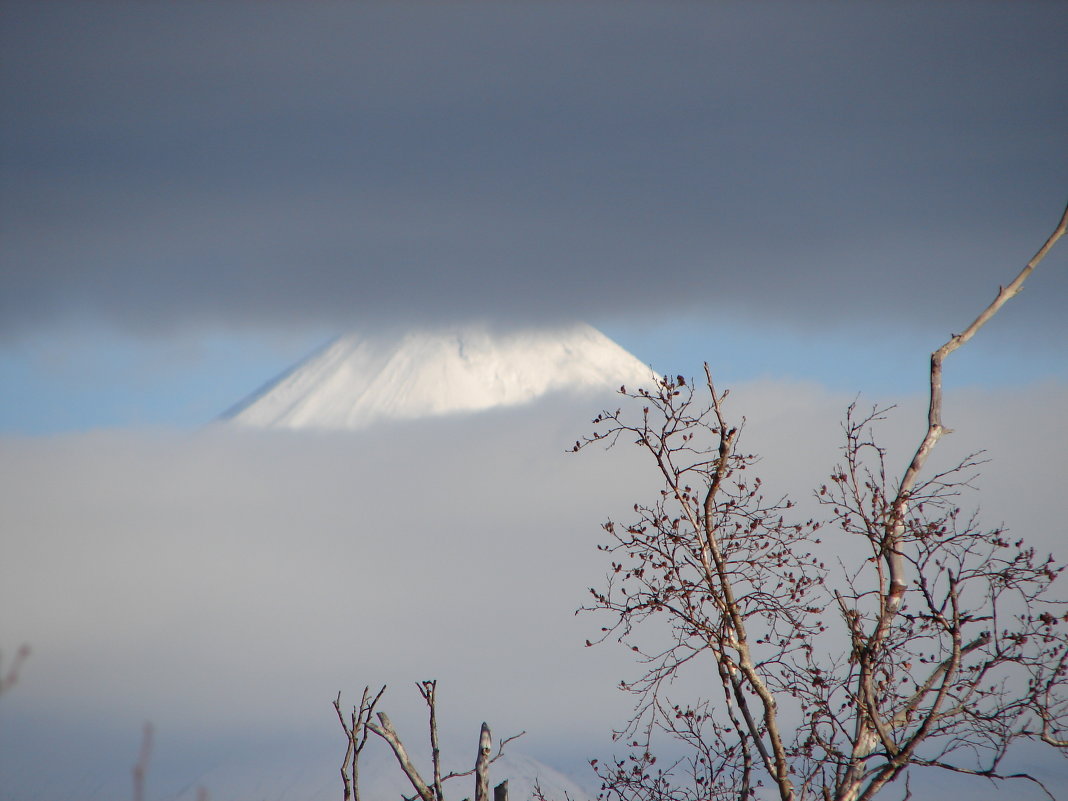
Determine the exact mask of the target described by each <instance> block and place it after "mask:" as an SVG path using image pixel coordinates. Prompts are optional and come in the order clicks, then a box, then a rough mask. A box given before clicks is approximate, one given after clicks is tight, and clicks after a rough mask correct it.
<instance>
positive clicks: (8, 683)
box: [0, 645, 30, 695]
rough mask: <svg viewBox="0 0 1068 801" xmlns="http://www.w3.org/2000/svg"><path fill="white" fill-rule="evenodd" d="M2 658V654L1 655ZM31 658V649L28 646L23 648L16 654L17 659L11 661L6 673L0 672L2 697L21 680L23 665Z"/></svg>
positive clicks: (0, 692)
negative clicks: (20, 674) (20, 672)
mask: <svg viewBox="0 0 1068 801" xmlns="http://www.w3.org/2000/svg"><path fill="white" fill-rule="evenodd" d="M0 656H2V654H0ZM29 658H30V647H29V646H28V645H23V646H21V647H20V648H19V649H18V650H17V651H16V652H15V658H14V659H13V660H12V661H11V664H10V665H9V666H8V668H7V670H6V671H3V672H0V695H3V694H4V693H6V692H7V691H8V690H10V689H11V688H12V687H14V686H15V684H17V683H18V680H19V671H20V670H21V669H22V665H23V664H24V663H25V662H26V660H27V659H29Z"/></svg>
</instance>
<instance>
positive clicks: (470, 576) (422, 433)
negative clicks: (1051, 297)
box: [0, 382, 1068, 799]
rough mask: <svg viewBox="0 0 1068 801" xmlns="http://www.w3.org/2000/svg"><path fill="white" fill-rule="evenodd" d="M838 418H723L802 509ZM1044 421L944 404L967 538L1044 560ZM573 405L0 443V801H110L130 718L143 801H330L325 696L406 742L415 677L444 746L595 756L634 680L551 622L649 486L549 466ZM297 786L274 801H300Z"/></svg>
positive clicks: (786, 412) (826, 459) (792, 409)
mask: <svg viewBox="0 0 1068 801" xmlns="http://www.w3.org/2000/svg"><path fill="white" fill-rule="evenodd" d="M850 400H851V399H850V398H848V397H844V396H836V395H831V394H829V393H827V392H825V391H824V390H822V389H820V388H819V387H817V386H815V385H796V384H782V383H772V382H766V383H758V384H750V385H745V386H742V387H739V388H738V389H737V391H736V392H735V393H734V394H732V397H731V404H732V411H733V413H734V414H736V415H737V414H745V415H746V416H747V417H748V421H747V423H746V430H745V440H744V447H745V449H746V450H751V451H754V452H759V453H762V454H764V456H765V458H764V460H763V462H762V464H761V466H760V471H761V473H762V474H763V475H764V476H765V477H766V479H767V485H768V487H769V490H771V491H776V490H777V489H778V488H780V487H781V488H783V489H784V490H789V491H791V492H792V493H795V494H797V493H801V494H805V493H807V491H809V490H810V489H811V488H812V486H814V485H818V483H819V482H820V481H821V480H822V478H823V477H824V476H825V475H826V474H827V473H828V471H829V469H830V467H831V465H832V464H833V461H834V459H835V458H836V455H837V453H836V451H837V447H838V445H839V443H840V439H841V437H840V428H839V421H840V419H841V414H842V411H843V409H844V408H845V406H846V405H847V404H848V403H849V402H850ZM861 403H862V404H863V400H861ZM1064 408H1068V390H1066V389H1065V388H1064V387H1061V386H1046V387H1034V388H1032V389H1031V390H1029V391H1027V392H1026V393H1021V392H1017V393H1013V394H1009V393H968V394H956V395H951V396H950V397H949V398H948V399H947V405H946V419H947V423H948V424H949V425H950V426H951V427H953V428H954V429H956V433H955V434H954V435H953V436H952V437H950V438H948V439H947V440H946V442H945V446H944V458H945V459H949V458H950V457H951V456H952V455H953V454H963V453H967V452H969V451H971V450H975V449H976V448H982V447H985V448H987V449H988V455H989V457H990V458H991V460H992V461H991V463H990V464H988V465H987V466H986V468H985V470H984V475H983V477H982V479H981V480H980V486H981V489H982V495H981V496H980V498H981V501H982V511H983V519H984V520H985V521H986V523H987V524H989V525H997V524H1000V523H1002V522H1004V523H1005V524H1007V525H1008V526H1009V527H1011V528H1012V530H1013V531H1014V532H1015V533H1018V534H1020V535H1021V536H1025V537H1027V538H1029V539H1030V540H1031V541H1032V542H1033V543H1034V544H1035V545H1036V546H1037V547H1038V548H1039V549H1040V550H1054V551H1055V552H1056V551H1057V550H1058V549H1059V550H1060V551H1061V556H1062V558H1063V557H1064V556H1065V554H1064V546H1063V544H1062V543H1061V542H1060V539H1061V537H1060V532H1061V530H1062V529H1063V526H1061V523H1060V521H1061V515H1060V511H1059V500H1060V483H1061V481H1062V479H1063V476H1064V475H1066V474H1068V456H1066V454H1068V426H1066V424H1065V422H1064V419H1063V414H1062V410H1063V409H1064ZM593 409H594V407H593V406H589V407H587V406H579V407H578V408H576V406H575V404H573V403H568V402H565V401H563V400H561V399H557V400H556V401H553V402H550V403H547V404H541V405H538V406H534V407H527V408H524V409H518V410H513V411H509V412H507V413H500V414H489V415H484V416H476V417H467V418H456V419H445V420H438V421H433V422H426V423H415V424H410V425H397V426H393V427H386V428H382V429H376V430H373V431H368V432H363V433H360V434H348V435H344V436H342V435H294V434H269V433H259V432H249V431H234V430H232V429H230V428H227V427H224V426H219V427H213V428H208V429H204V430H202V431H200V432H197V433H196V434H193V435H188V434H184V435H182V434H175V433H172V432H129V431H103V432H93V433H87V434H79V435H72V436H63V437H52V438H11V439H8V440H6V441H4V442H3V447H0V509H2V510H3V513H2V514H3V531H4V535H5V536H4V559H3V567H2V568H0V573H2V580H0V609H3V616H2V618H0V647H2V648H3V649H4V654H5V659H6V658H7V657H8V656H9V655H10V654H11V653H13V650H14V648H16V647H17V646H18V645H19V644H21V643H23V642H26V643H28V644H29V645H30V646H31V647H32V648H33V655H32V657H31V659H30V661H29V662H28V663H27V664H26V665H25V668H24V670H23V675H22V678H21V681H20V683H19V684H18V685H17V686H16V688H15V689H14V690H12V691H11V693H10V694H9V695H7V696H5V697H4V698H3V699H2V700H0V772H2V773H3V774H4V775H5V777H6V779H5V782H6V783H8V789H7V790H6V792H10V793H13V794H14V795H13V796H12V797H16V796H17V797H20V798H26V799H33V798H40V799H50V798H59V797H73V796H75V795H76V796H77V797H81V798H103V797H110V796H112V795H116V794H122V793H125V792H126V790H125V789H124V788H126V787H128V776H129V774H128V769H129V766H130V764H132V762H133V760H134V758H135V756H136V750H137V742H138V737H139V732H140V727H141V723H142V722H143V721H145V720H151V721H152V722H153V723H154V724H155V726H156V728H157V730H158V732H159V737H158V739H157V751H156V762H155V763H154V773H153V777H154V780H155V782H156V784H154V785H153V786H154V787H155V788H157V790H158V791H159V792H163V793H165V797H185V796H184V795H182V794H183V793H187V794H189V797H192V794H193V792H194V790H195V785H196V783H197V781H199V778H198V777H205V781H206V782H207V786H208V789H209V790H211V789H212V788H211V784H210V777H211V776H212V775H213V774H212V771H220V770H224V769H225V768H226V765H227V764H245V765H249V766H250V767H249V775H250V777H251V776H255V775H257V768H255V767H254V766H255V765H257V764H259V765H260V770H262V769H263V768H264V767H265V766H266V765H267V764H273V765H274V766H275V768H279V767H280V766H286V765H291V766H292V769H291V770H290V771H289V773H290V775H292V776H294V777H299V776H301V775H306V774H307V771H308V765H309V764H312V763H313V762H314V763H315V764H318V762H316V760H318V759H320V758H321V759H322V764H324V765H331V766H332V767H331V768H330V771H329V773H327V774H326V775H323V776H322V777H321V778H322V784H321V785H318V786H319V787H321V788H329V793H331V794H334V793H335V791H336V790H337V789H338V788H336V787H334V784H335V782H336V781H337V779H336V766H334V765H333V763H334V762H336V761H337V759H339V758H340V755H341V753H342V749H341V748H340V745H341V737H340V732H339V730H338V729H337V724H336V721H335V720H334V718H333V710H332V709H331V708H330V702H331V701H332V700H333V698H334V696H335V695H336V693H337V691H338V690H342V691H343V696H344V698H345V699H347V700H348V701H353V700H356V697H357V696H358V694H359V692H360V690H361V689H362V687H363V685H364V684H372V685H374V684H380V683H389V684H390V685H391V688H390V690H389V692H388V694H387V696H386V700H385V702H384V708H386V709H388V710H390V712H391V715H392V716H393V717H394V719H395V721H396V722H397V724H398V727H400V728H401V730H402V732H410V734H409V735H408V736H409V738H410V739H413V740H414V739H416V738H420V739H421V738H422V734H423V726H424V723H423V715H424V713H423V710H422V709H421V708H420V704H421V701H419V699H418V696H417V694H416V693H415V690H414V688H413V687H412V686H411V683H412V682H414V681H416V680H419V679H425V678H430V677H437V678H438V679H439V680H440V682H441V685H440V687H441V689H440V696H441V717H442V720H443V726H444V731H443V736H444V737H445V738H446V740H447V741H450V742H457V743H459V744H460V748H461V749H466V748H467V747H468V745H469V742H468V741H472V742H473V740H472V738H473V736H474V735H473V732H477V728H478V725H479V723H480V722H481V721H482V720H484V719H485V720H488V721H490V722H491V724H492V725H493V726H494V728H495V730H496V732H497V733H498V734H501V735H503V734H507V733H510V732H515V731H519V730H521V729H526V730H527V731H528V732H530V733H529V734H528V736H527V738H525V740H524V742H523V743H522V748H521V749H520V750H523V751H526V752H528V753H531V754H533V755H534V756H537V757H539V758H541V759H542V760H544V761H547V762H550V763H553V764H556V765H558V766H560V767H563V768H565V769H569V770H577V769H578V768H579V767H580V766H581V764H582V763H583V762H584V759H585V758H586V757H587V756H597V755H602V756H603V754H604V752H605V751H606V750H607V748H608V741H607V734H608V732H609V730H610V729H611V727H612V726H613V725H617V724H619V723H621V722H622V720H623V719H624V718H625V716H626V714H627V711H628V708H629V702H628V699H627V698H625V697H624V696H622V695H621V694H620V693H618V692H617V691H616V690H615V685H616V684H617V682H618V681H619V679H621V678H623V677H625V676H630V675H633V674H634V670H633V667H632V664H631V663H630V661H629V660H628V659H627V658H626V656H625V654H624V652H623V651H621V650H620V649H616V648H612V647H609V646H605V647H602V648H594V649H586V648H584V647H583V641H584V640H585V639H586V638H587V637H591V636H592V635H593V634H594V633H595V632H596V631H597V628H598V627H599V625H601V624H600V623H599V622H598V621H597V620H595V619H594V618H592V617H589V616H578V617H575V616H574V615H573V612H574V610H575V608H576V607H578V606H579V605H581V604H582V603H583V602H584V595H585V591H586V588H587V587H589V586H591V585H595V584H598V583H599V581H600V578H601V576H602V574H603V572H604V565H605V561H604V559H603V558H602V555H600V554H598V553H597V552H596V551H595V544H596V543H597V542H598V541H599V539H598V537H597V532H598V527H599V525H600V523H601V522H602V521H603V520H604V518H605V517H606V516H608V515H613V516H615V517H617V518H620V519H625V518H626V516H627V511H628V509H629V508H630V506H631V504H632V503H633V502H634V501H636V500H643V499H649V498H651V496H652V495H653V494H654V493H655V491H656V489H657V488H658V485H657V484H656V479H655V476H654V475H653V472H652V470H651V467H650V466H649V465H648V464H645V463H644V462H643V461H642V460H641V459H640V458H639V456H640V455H639V454H638V452H637V449H635V448H631V447H629V446H627V445H626V444H625V443H620V445H619V446H618V447H617V448H616V449H615V450H614V451H611V452H608V453H603V452H600V451H596V450H591V451H587V452H584V453H582V454H579V455H568V454H566V453H565V452H564V451H565V448H566V447H567V445H568V444H569V443H571V442H573V441H574V439H575V438H576V436H577V435H579V434H580V433H582V432H583V431H584V430H585V429H586V428H587V427H588V426H587V424H586V422H585V421H586V420H587V418H588V417H589V416H590V415H589V414H587V411H590V412H592V411H593ZM924 412H925V410H924V408H923V405H922V403H921V402H920V400H919V399H905V400H904V401H903V403H902V405H901V407H900V408H899V409H897V410H895V411H894V412H893V413H891V415H890V419H889V420H888V421H887V423H886V424H885V432H884V433H885V437H884V441H885V442H886V443H887V444H888V446H889V447H890V449H891V456H892V458H893V460H894V461H893V464H894V465H895V466H896V465H902V466H903V465H904V463H905V461H906V460H907V458H908V456H909V455H910V454H909V453H908V452H909V450H910V449H911V448H912V447H913V446H914V445H915V442H916V441H917V437H918V436H919V433H920V431H921V428H922V425H923V419H924ZM895 469H896V468H895ZM980 498H977V499H976V500H979V499H980ZM966 500H967V499H966ZM472 747H473V746H472ZM472 753H473V751H472ZM280 755H284V756H280ZM258 760H259V761H258ZM57 764H62V765H65V766H68V768H69V769H65V770H63V771H57V770H55V766H56V765H57ZM301 765H303V767H300V766H301ZM283 772H284V771H283ZM217 775H220V776H221V774H217ZM220 781H221V779H220ZM294 781H295V783H294V784H293V785H292V786H291V787H289V788H288V789H287V788H284V787H277V788H276V789H275V790H274V791H272V792H274V794H275V795H276V796H277V797H279V798H297V797H300V798H307V797H312V796H313V795H314V793H313V792H312V790H315V788H314V787H312V786H311V785H312V780H311V779H309V780H308V781H307V782H305V783H303V784H302V783H301V782H300V781H296V779H295V780H294ZM249 787H250V788H251V789H250V790H249V792H250V793H252V794H253V795H255V793H256V792H257V791H256V789H255V786H253V785H252V784H251V783H250V785H249ZM315 791H316V792H318V790H315ZM322 791H323V792H324V793H325V792H328V791H327V790H326V789H323V790H322ZM261 794H262V793H261ZM236 797H237V796H235V798H236ZM249 797H252V796H251V795H250V796H249Z"/></svg>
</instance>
